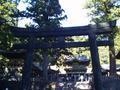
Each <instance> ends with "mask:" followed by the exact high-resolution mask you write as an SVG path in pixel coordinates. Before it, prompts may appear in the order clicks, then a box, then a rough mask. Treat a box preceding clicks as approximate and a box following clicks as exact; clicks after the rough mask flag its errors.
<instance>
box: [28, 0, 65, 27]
mask: <svg viewBox="0 0 120 90" xmlns="http://www.w3.org/2000/svg"><path fill="white" fill-rule="evenodd" d="M30 4H31V7H29V8H28V12H29V14H28V15H30V16H33V20H34V22H35V23H37V25H35V27H40V28H43V29H44V28H46V27H47V28H49V29H50V28H55V27H58V26H60V21H61V20H63V19H65V18H66V15H63V11H64V10H63V9H62V8H61V6H60V4H59V1H58V0H31V2H30Z"/></svg>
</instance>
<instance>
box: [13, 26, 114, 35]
mask: <svg viewBox="0 0 120 90" xmlns="http://www.w3.org/2000/svg"><path fill="white" fill-rule="evenodd" d="M90 32H94V33H95V34H97V35H98V34H107V33H111V32H112V30H111V29H110V27H109V26H100V27H97V26H96V25H87V26H79V27H64V28H56V29H53V30H41V29H35V28H18V27H11V33H12V34H13V35H14V36H16V37H32V36H33V37H62V36H80V35H88V34H89V33H90Z"/></svg>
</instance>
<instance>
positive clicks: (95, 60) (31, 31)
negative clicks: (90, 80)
mask: <svg viewBox="0 0 120 90" xmlns="http://www.w3.org/2000/svg"><path fill="white" fill-rule="evenodd" d="M11 32H12V34H13V36H15V37H18V38H20V37H22V38H29V40H28V43H27V44H23V43H21V44H15V45H13V48H14V49H26V50H27V56H26V60H25V61H24V68H23V77H22V84H21V88H20V90H30V75H31V72H32V62H33V52H34V49H39V48H43V49H47V48H72V47H90V52H91V58H92V67H93V76H94V86H95V90H102V81H101V69H100V61H99V54H98V46H108V45H112V42H110V41H109V40H108V41H96V35H99V34H109V33H111V32H112V31H111V29H110V28H109V26H105V27H103V26H102V27H96V26H91V25H88V26H80V27H66V28H56V29H54V30H41V29H35V28H18V27H11ZM81 35H88V37H89V41H88V42H62V43H61V42H55V43H36V42H34V39H35V38H37V37H39V38H40V37H45V38H47V37H67V36H81Z"/></svg>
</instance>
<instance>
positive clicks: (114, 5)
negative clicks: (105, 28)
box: [87, 0, 120, 22]
mask: <svg viewBox="0 0 120 90" xmlns="http://www.w3.org/2000/svg"><path fill="white" fill-rule="evenodd" d="M87 8H89V9H90V10H91V13H90V15H91V17H92V20H93V21H94V22H108V21H113V20H118V19H119V18H120V4H119V0H89V3H88V5H87Z"/></svg>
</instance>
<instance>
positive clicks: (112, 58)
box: [109, 20, 116, 75]
mask: <svg viewBox="0 0 120 90" xmlns="http://www.w3.org/2000/svg"><path fill="white" fill-rule="evenodd" d="M109 26H110V28H111V29H112V30H113V33H112V34H110V36H109V40H110V41H111V42H112V45H110V46H109V58H110V75H116V59H115V47H114V35H115V33H114V32H115V29H116V20H114V21H109Z"/></svg>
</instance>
